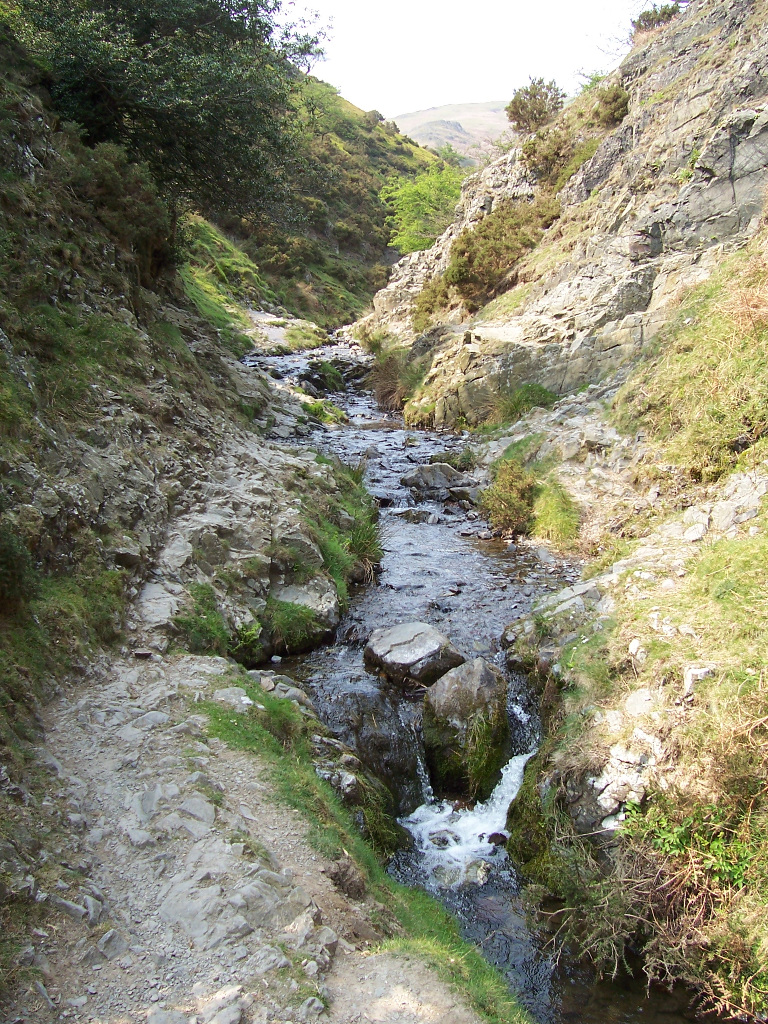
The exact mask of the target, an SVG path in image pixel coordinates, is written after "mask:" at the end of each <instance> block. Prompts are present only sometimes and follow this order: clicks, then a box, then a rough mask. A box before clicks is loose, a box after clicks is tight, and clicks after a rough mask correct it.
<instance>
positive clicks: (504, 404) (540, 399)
mask: <svg viewBox="0 0 768 1024" xmlns="http://www.w3.org/2000/svg"><path fill="white" fill-rule="evenodd" d="M557 399H558V395H556V394H555V393H554V392H553V391H549V390H548V389H547V388H545V387H543V386H542V385H541V384H521V385H520V387H517V388H503V387H502V388H499V390H498V391H497V392H496V393H495V395H494V398H493V404H492V405H491V407H490V409H489V410H488V414H487V419H488V420H489V421H490V422H491V423H492V424H494V425H497V426H501V425H502V424H507V423H516V422H517V421H518V420H519V419H521V417H523V416H524V415H525V414H526V413H527V412H530V411H531V409H535V408H537V407H539V408H542V409H551V408H552V406H553V405H554V404H555V402H556V401H557Z"/></svg>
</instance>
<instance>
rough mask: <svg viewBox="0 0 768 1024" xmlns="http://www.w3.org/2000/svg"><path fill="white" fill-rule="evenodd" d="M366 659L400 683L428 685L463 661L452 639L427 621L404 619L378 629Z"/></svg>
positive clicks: (371, 641) (372, 638)
mask: <svg viewBox="0 0 768 1024" xmlns="http://www.w3.org/2000/svg"><path fill="white" fill-rule="evenodd" d="M365 660H366V661H367V662H368V664H370V665H375V666H376V667H378V668H380V669H382V671H383V672H384V673H385V674H386V675H387V676H388V677H389V678H390V679H392V680H394V681H395V682H398V683H402V682H417V683H424V684H425V685H426V684H428V683H431V682H434V680H435V679H439V678H440V676H441V675H444V673H446V672H447V671H448V670H449V669H451V668H454V667H455V666H457V665H462V664H463V663H464V660H465V659H464V656H463V654H461V653H460V652H459V651H457V650H456V648H455V647H454V646H453V644H452V643H451V641H450V640H449V639H448V637H447V636H445V635H444V634H443V633H441V632H439V630H437V629H435V627H434V626H430V625H429V624H428V623H426V622H405V623H403V624H402V625H400V626H393V627H392V628H391V629H376V630H374V632H373V633H372V634H371V638H370V640H369V641H368V644H367V646H366V648H365Z"/></svg>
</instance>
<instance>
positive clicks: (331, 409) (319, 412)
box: [299, 396, 347, 423]
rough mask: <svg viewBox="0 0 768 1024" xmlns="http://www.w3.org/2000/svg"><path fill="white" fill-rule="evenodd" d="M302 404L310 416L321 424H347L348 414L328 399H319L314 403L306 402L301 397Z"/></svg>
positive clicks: (314, 400)
mask: <svg viewBox="0 0 768 1024" xmlns="http://www.w3.org/2000/svg"><path fill="white" fill-rule="evenodd" d="M299 397H300V399H301V403H302V405H303V406H304V411H305V412H306V413H307V415H308V416H314V417H315V419H316V420H320V422H321V423H346V422H347V414H346V413H345V412H344V410H343V409H340V408H339V407H338V405H334V403H333V402H330V401H329V400H328V399H327V398H317V399H313V400H312V401H306V402H305V401H304V399H303V398H301V396H299Z"/></svg>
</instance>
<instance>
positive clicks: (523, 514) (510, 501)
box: [480, 460, 536, 533]
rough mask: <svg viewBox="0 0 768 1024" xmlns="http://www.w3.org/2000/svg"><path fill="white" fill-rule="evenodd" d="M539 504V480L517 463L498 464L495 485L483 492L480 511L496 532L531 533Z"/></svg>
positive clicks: (505, 462) (510, 461)
mask: <svg viewBox="0 0 768 1024" xmlns="http://www.w3.org/2000/svg"><path fill="white" fill-rule="evenodd" d="M535 500H536V478H535V477H534V476H533V474H532V473H529V472H528V471H527V470H525V469H523V467H522V466H521V465H520V463H518V462H514V461H512V460H509V461H504V462H501V463H499V465H498V466H497V467H496V474H495V477H494V481H493V483H492V484H491V486H490V487H488V488H487V489H486V490H485V491H483V493H482V495H481V497H480V508H481V509H482V510H483V511H484V512H485V513H486V515H487V516H488V519H489V520H490V522H491V525H492V526H493V527H494V529H497V530H506V531H509V532H510V533H528V531H529V529H530V527H531V521H532V519H533V506H534V502H535Z"/></svg>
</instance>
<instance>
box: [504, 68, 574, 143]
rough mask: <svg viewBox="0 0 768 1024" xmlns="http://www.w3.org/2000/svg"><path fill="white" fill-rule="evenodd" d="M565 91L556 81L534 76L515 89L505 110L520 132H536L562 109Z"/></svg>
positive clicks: (513, 125)
mask: <svg viewBox="0 0 768 1024" xmlns="http://www.w3.org/2000/svg"><path fill="white" fill-rule="evenodd" d="M564 101H565V93H564V92H563V90H562V89H560V88H559V87H558V85H557V83H556V82H555V81H551V82H545V81H544V79H543V78H532V79H531V80H530V82H529V83H528V85H523V86H521V87H520V88H519V89H516V90H515V93H514V95H513V96H512V99H511V100H510V101H509V103H508V104H507V106H506V107H505V110H506V112H507V117H508V118H509V120H510V122H511V124H512V127H513V128H514V129H515V130H516V131H518V132H525V133H526V134H527V133H529V132H535V131H536V129H537V128H541V126H542V125H545V124H546V123H547V121H551V120H552V118H553V117H554V116H555V114H556V113H557V112H558V111H559V110H562V107H563V102H564Z"/></svg>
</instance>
